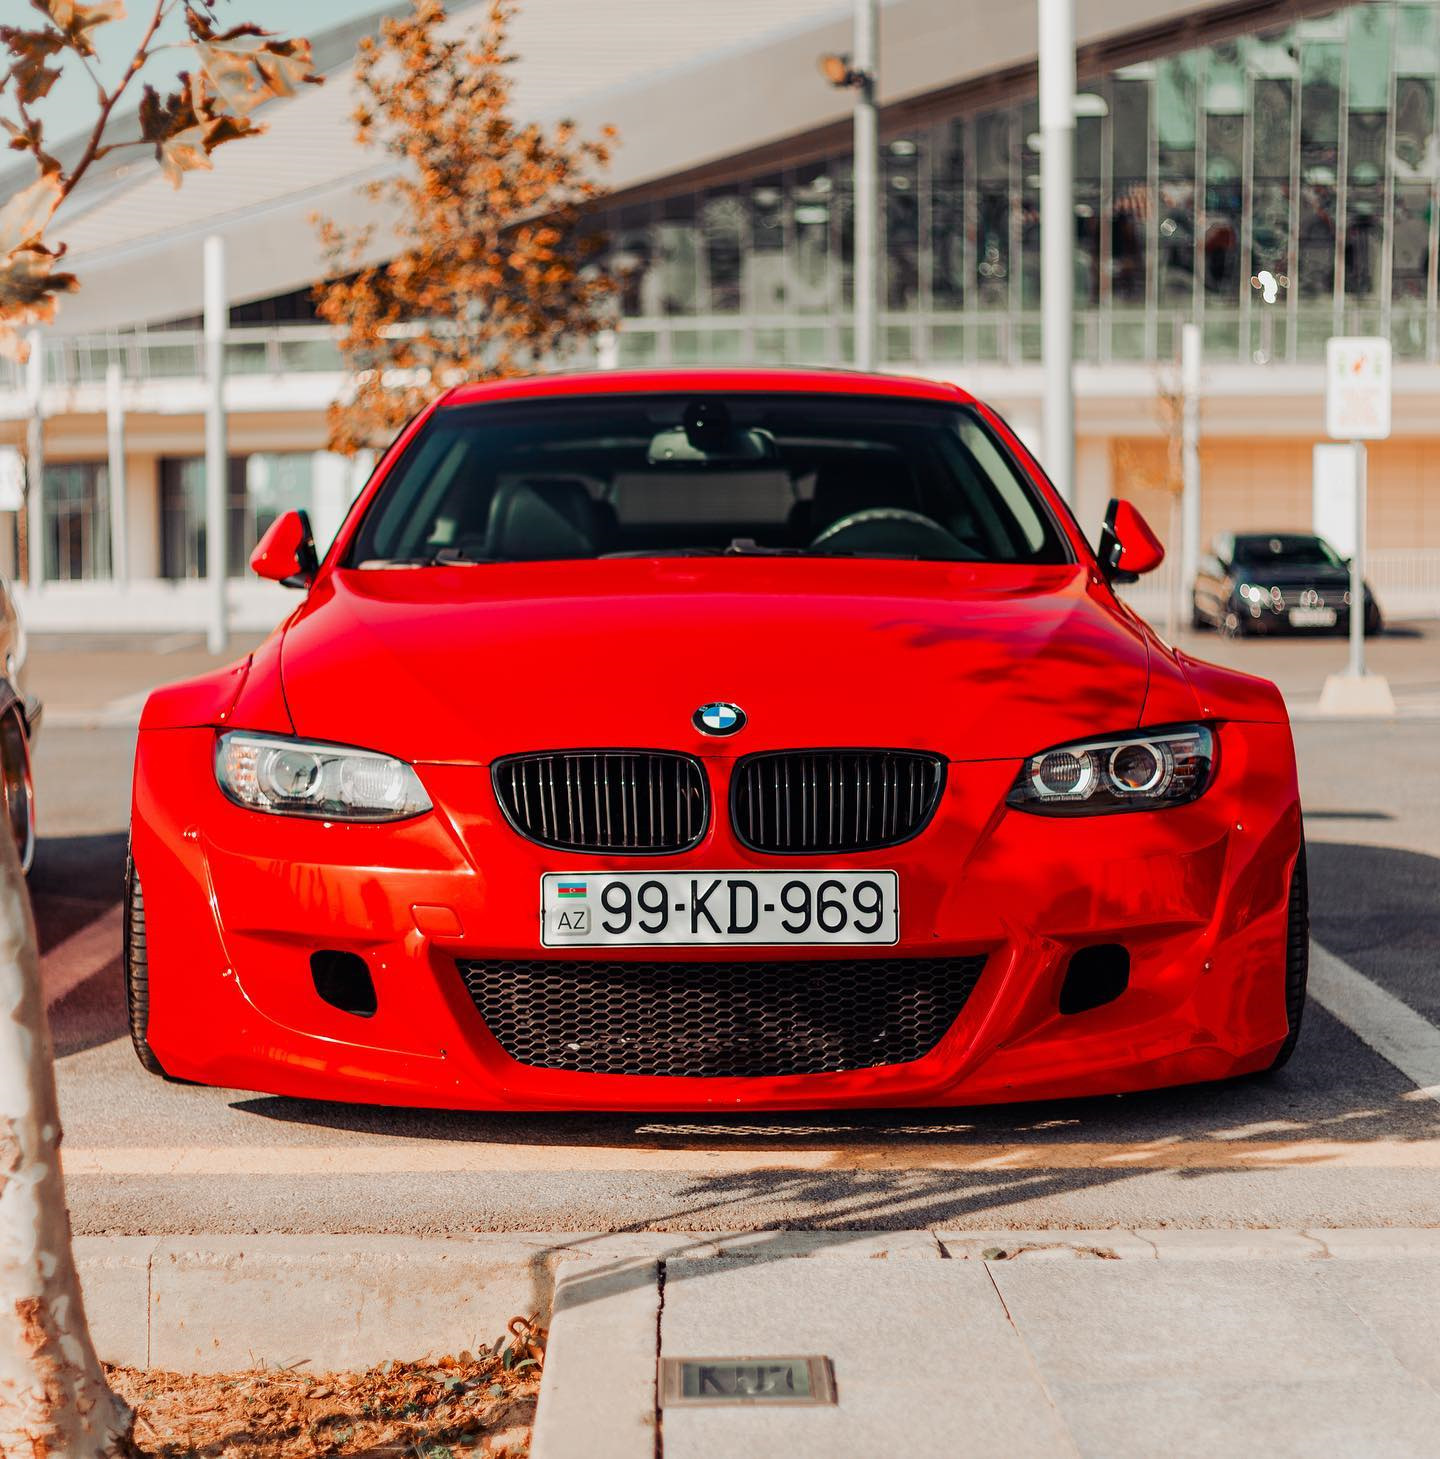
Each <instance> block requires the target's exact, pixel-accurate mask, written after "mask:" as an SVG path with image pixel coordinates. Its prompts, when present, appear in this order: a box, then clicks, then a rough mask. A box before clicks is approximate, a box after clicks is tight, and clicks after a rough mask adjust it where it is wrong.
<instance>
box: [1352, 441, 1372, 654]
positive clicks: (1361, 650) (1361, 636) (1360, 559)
mask: <svg viewBox="0 0 1440 1459" xmlns="http://www.w3.org/2000/svg"><path fill="white" fill-rule="evenodd" d="M1350 449H1351V450H1352V451H1354V453H1355V551H1354V552H1353V553H1352V554H1351V556H1350V677H1351V678H1352V679H1363V678H1364V677H1365V548H1366V542H1365V537H1366V527H1367V525H1368V523H1367V521H1366V519H1367V517H1368V515H1369V504H1368V501H1367V497H1368V496H1369V490H1368V488H1369V482H1368V481H1367V480H1366V477H1367V475H1368V472H1367V470H1366V468H1367V467H1368V465H1369V464H1370V463H1369V461H1368V459H1367V457H1366V453H1365V442H1364V441H1354V442H1352V443H1351V446H1350Z"/></svg>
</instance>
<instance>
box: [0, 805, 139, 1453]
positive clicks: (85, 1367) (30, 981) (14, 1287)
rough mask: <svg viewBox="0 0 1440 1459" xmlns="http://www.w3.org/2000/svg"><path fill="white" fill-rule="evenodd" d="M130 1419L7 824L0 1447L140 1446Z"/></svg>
mask: <svg viewBox="0 0 1440 1459" xmlns="http://www.w3.org/2000/svg"><path fill="white" fill-rule="evenodd" d="M133 1424H134V1415H133V1414H132V1413H131V1412H130V1410H129V1409H128V1408H127V1407H126V1406H125V1405H124V1404H123V1403H121V1402H120V1400H119V1399H118V1398H116V1397H115V1395H114V1394H113V1393H111V1391H110V1389H109V1388H108V1387H107V1386H106V1383H105V1375H104V1373H103V1372H102V1371H101V1369H100V1363H99V1360H98V1359H97V1358H96V1356H95V1348H94V1345H93V1344H92V1343H91V1341H90V1329H89V1327H88V1326H87V1325H86V1322H85V1308H84V1304H83V1303H82V1301H81V1297H80V1282H79V1278H78V1277H77V1275H76V1272H75V1257H74V1253H73V1252H72V1250H71V1247H70V1216H69V1212H68V1211H67V1210H66V1207H65V1187H64V1183H63V1180H62V1177H61V1174H60V1117H59V1111H58V1106H57V1103H56V1098H55V1069H54V1065H53V1063H52V1060H51V1050H50V1029H49V1024H48V1023H47V1021H46V1018H45V1000H44V995H43V994H42V992H41V988H40V968H39V958H38V956H37V954H36V950H35V924H34V921H33V919H32V917H31V915H30V898H29V895H28V893H27V891H26V888H25V880H24V877H23V876H22V875H21V872H20V863H19V858H18V857H17V855H16V852H15V843H14V840H13V838H12V837H11V836H10V834H9V832H8V831H0V1454H3V1455H5V1456H7V1459H11V1456H13V1459H117V1456H130V1455H133V1454H135V1452H136V1450H135V1449H134V1446H133V1445H132V1444H131V1441H130V1431H131V1428H132V1426H133Z"/></svg>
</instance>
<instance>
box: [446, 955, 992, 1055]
mask: <svg viewBox="0 0 1440 1459" xmlns="http://www.w3.org/2000/svg"><path fill="white" fill-rule="evenodd" d="M984 964H985V959H984V957H961V958H848V959H842V960H832V959H826V960H824V961H821V962H691V961H688V960H687V961H685V962H633V963H620V962H544V961H504V962H489V961H487V962H462V963H461V964H460V965H459V966H460V972H461V974H462V976H463V977H464V979H465V986H466V987H467V988H468V989H469V992H470V996H471V998H472V999H474V1002H475V1007H476V1009H477V1010H478V1011H479V1014H480V1016H481V1018H483V1019H484V1020H485V1024H486V1027H487V1028H489V1030H490V1032H491V1033H492V1034H493V1035H494V1037H495V1040H496V1042H497V1043H499V1045H500V1047H501V1048H502V1049H503V1050H504V1051H505V1052H506V1053H507V1054H508V1055H509V1056H510V1057H511V1058H512V1059H515V1060H518V1061H519V1062H520V1063H522V1064H529V1065H531V1066H533V1067H535V1068H538V1069H565V1070H569V1071H571V1072H572V1073H577V1074H658V1075H674V1076H682V1077H690V1078H696V1077H699V1078H722V1077H726V1076H730V1077H736V1078H749V1079H758V1078H767V1077H774V1076H777V1075H783V1074H834V1073H838V1072H840V1071H841V1070H845V1069H873V1068H876V1067H877V1066H879V1065H883V1064H904V1063H908V1062H909V1061H910V1060H912V1059H920V1058H923V1057H924V1056H925V1055H926V1054H928V1053H929V1052H930V1051H931V1050H932V1049H933V1048H934V1047H935V1045H936V1044H937V1043H939V1042H940V1040H941V1038H943V1037H944V1035H945V1033H946V1031H947V1030H948V1029H949V1028H950V1026H951V1025H952V1024H953V1023H954V1022H955V1019H956V1018H957V1017H958V1016H959V1013H960V1011H961V1009H963V1008H964V1006H965V1003H966V1000H967V999H968V998H969V997H970V994H971V993H972V992H973V991H974V989H975V984H976V981H977V980H978V978H979V977H980V971H981V969H982V968H983V967H984Z"/></svg>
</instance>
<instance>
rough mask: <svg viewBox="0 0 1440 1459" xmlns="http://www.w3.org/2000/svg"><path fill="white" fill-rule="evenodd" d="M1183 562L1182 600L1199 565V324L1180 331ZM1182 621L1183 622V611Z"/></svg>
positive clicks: (1178, 586)
mask: <svg viewBox="0 0 1440 1459" xmlns="http://www.w3.org/2000/svg"><path fill="white" fill-rule="evenodd" d="M1180 394H1181V400H1182V406H1181V417H1180V561H1179V574H1178V576H1179V581H1178V582H1177V583H1176V584H1175V595H1176V599H1177V601H1178V602H1180V603H1182V604H1183V603H1184V602H1185V601H1186V596H1187V595H1188V594H1189V593H1190V592H1191V591H1192V589H1193V587H1194V584H1195V574H1196V572H1197V571H1198V569H1199V567H1200V326H1199V325H1198V324H1187V325H1185V326H1184V327H1183V328H1182V329H1181V331H1180ZM1180 621H1181V622H1184V621H1185V619H1184V616H1183V613H1182V615H1181V617H1180Z"/></svg>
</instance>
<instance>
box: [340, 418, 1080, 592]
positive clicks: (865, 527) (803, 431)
mask: <svg viewBox="0 0 1440 1459" xmlns="http://www.w3.org/2000/svg"><path fill="white" fill-rule="evenodd" d="M731 553H733V554H745V555H748V554H755V555H771V554H773V555H788V554H805V555H814V556H826V557H882V558H908V559H915V560H924V561H938V562H1025V563H1059V562H1068V561H1070V560H1071V554H1070V552H1069V549H1068V546H1067V544H1066V543H1065V540H1064V538H1063V537H1062V536H1061V534H1060V531H1059V529H1058V527H1057V526H1056V524H1055V521H1054V519H1053V517H1052V516H1051V514H1050V512H1049V510H1048V509H1047V507H1046V506H1045V504H1044V502H1043V501H1042V500H1041V498H1040V496H1039V494H1038V493H1037V492H1036V490H1035V488H1034V487H1033V486H1032V484H1031V483H1030V482H1029V481H1028V480H1027V479H1026V477H1025V476H1024V475H1023V474H1022V473H1021V471H1020V469H1019V467H1018V466H1017V465H1015V464H1014V463H1013V462H1012V461H1011V459H1010V456H1009V455H1008V453H1007V452H1006V451H1005V449H1004V448H1003V446H1002V445H1001V443H1000V442H999V440H998V439H997V438H996V437H995V436H994V435H993V434H992V433H991V431H990V429H989V427H988V426H987V425H986V424H985V423H984V421H983V420H982V419H981V417H980V416H979V414H978V413H977V412H975V411H973V410H970V409H968V408H963V407H954V406H949V405H944V404H931V403H927V402H923V401H903V400H893V399H881V398H874V397H865V396H849V397H836V396H823V397H816V396H802V395H758V394H757V395H748V394H733V395H723V394H704V395H673V396H670V395H666V396H641V395H610V396H605V397H595V396H590V397H585V398H579V399H574V400H537V401H527V402H519V403H513V404H509V403H507V404H495V405H476V406H463V407H454V408H450V409H441V410H439V411H437V412H436V413H435V415H434V416H432V417H431V419H430V421H429V423H428V424H427V426H426V428H425V429H424V430H423V431H422V432H421V433H420V434H419V435H418V436H417V437H416V439H415V440H414V441H413V442H412V443H411V445H410V446H409V448H408V449H407V450H406V453H405V455H404V457H403V458H402V460H401V461H400V462H399V464H398V465H397V467H396V468H395V469H394V470H393V471H392V472H391V473H390V475H389V477H388V478H387V480H386V481H385V483H384V485H383V486H382V487H381V489H380V491H379V493H378V494H377V496H376V498H375V500H374V501H373V502H372V503H371V505H370V507H369V509H368V510H367V512H366V514H365V518H364V520H363V521H362V523H361V525H360V528H359V531H358V532H357V534H356V537H355V539H354V541H353V543H352V545H351V548H350V550H349V552H348V554H347V558H346V560H347V563H348V564H349V565H350V566H358V567H367V566H371V567H378V566H388V565H392V564H396V563H407V564H428V563H495V562H533V561H547V560H550V561H553V560H563V559H574V558H590V557H606V556H647V557H653V556H669V555H679V556H684V555H692V554H695V555H711V554H715V555H720V554H731Z"/></svg>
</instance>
